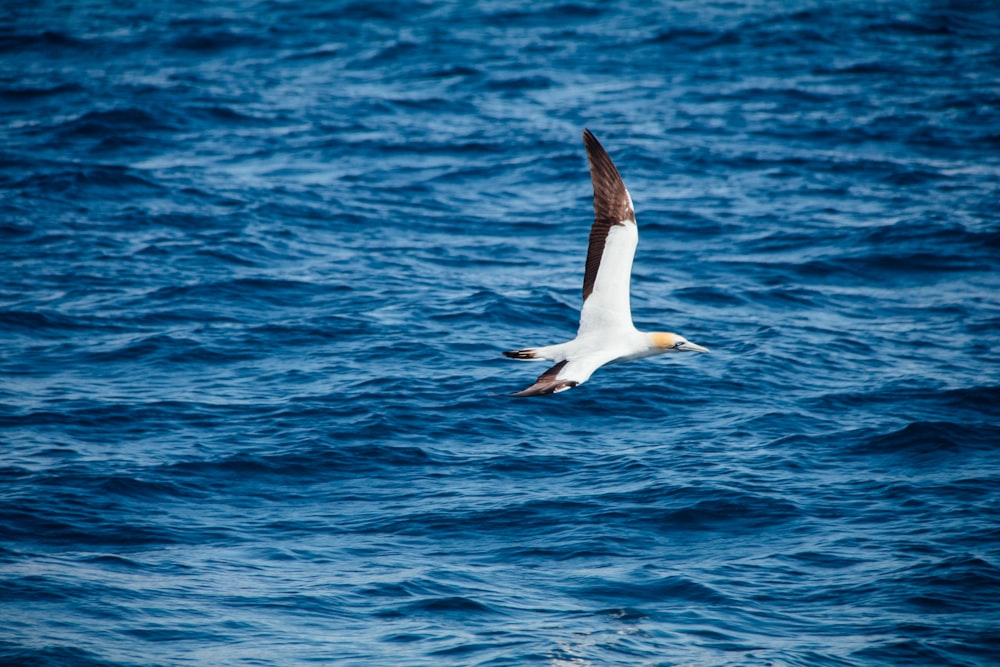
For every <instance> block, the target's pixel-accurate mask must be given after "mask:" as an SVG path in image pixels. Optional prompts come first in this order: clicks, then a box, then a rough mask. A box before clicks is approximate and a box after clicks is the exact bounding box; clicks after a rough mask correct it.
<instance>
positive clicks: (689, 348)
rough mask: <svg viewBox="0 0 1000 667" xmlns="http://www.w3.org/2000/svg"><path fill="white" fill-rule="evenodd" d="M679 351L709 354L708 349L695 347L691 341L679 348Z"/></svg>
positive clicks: (699, 346)
mask: <svg viewBox="0 0 1000 667" xmlns="http://www.w3.org/2000/svg"><path fill="white" fill-rule="evenodd" d="M677 349H678V350H680V351H681V352H708V348H707V347H702V346H701V345H695V344H694V343H692V342H690V341H686V342H684V343H681V344H680V345H678V346H677Z"/></svg>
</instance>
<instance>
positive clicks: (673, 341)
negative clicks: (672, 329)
mask: <svg viewBox="0 0 1000 667" xmlns="http://www.w3.org/2000/svg"><path fill="white" fill-rule="evenodd" d="M649 337H650V338H651V339H652V342H653V346H654V347H655V348H657V349H658V350H659V351H660V352H708V348H707V347H702V346H701V345H695V344H694V343H692V342H691V341H689V340H688V339H686V338H685V337H684V336H678V335H677V334H675V333H669V332H666V331H657V332H654V333H651V334H649Z"/></svg>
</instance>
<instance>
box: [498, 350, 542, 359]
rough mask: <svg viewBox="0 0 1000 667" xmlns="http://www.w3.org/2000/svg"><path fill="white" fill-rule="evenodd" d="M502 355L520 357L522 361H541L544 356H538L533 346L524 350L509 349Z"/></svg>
mask: <svg viewBox="0 0 1000 667" xmlns="http://www.w3.org/2000/svg"><path fill="white" fill-rule="evenodd" d="M503 356H505V357H510V358H511V359H521V360H524V361H543V360H544V357H540V356H538V353H537V352H536V351H535V348H533V347H529V348H527V349H524V350H509V351H507V352H504V353H503Z"/></svg>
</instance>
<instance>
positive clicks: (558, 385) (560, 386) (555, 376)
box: [511, 361, 580, 396]
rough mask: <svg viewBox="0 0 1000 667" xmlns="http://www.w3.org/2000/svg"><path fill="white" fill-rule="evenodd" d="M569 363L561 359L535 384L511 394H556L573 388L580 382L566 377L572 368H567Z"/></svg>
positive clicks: (539, 377) (540, 376)
mask: <svg viewBox="0 0 1000 667" xmlns="http://www.w3.org/2000/svg"><path fill="white" fill-rule="evenodd" d="M568 364H569V362H568V361H560V362H559V363H558V364H556V365H555V366H553V367H552V368H550V369H549V370H547V371H545V372H544V373H542V374H541V375H539V376H538V379H537V380H536V381H535V384H533V385H531V386H530V387H528V388H527V389H524V390H522V391H519V392H517V393H514V394H511V396H543V395H545V394H555V393H557V392H560V391H566V390H567V389H572V388H573V387H575V386H576V385H578V384H580V383H579V382H577V381H576V380H570V379H568V378H566V377H565V375H567V374H569V373H568V372H567V371H568V370H571V369H567V368H566V366H567V365H568ZM560 375H563V376H564V377H562V378H560V377H559V376H560Z"/></svg>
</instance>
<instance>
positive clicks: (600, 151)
mask: <svg viewBox="0 0 1000 667" xmlns="http://www.w3.org/2000/svg"><path fill="white" fill-rule="evenodd" d="M583 143H584V145H585V146H586V147H587V161H588V162H589V163H590V180H591V181H592V182H593V184H594V226H593V227H591V228H590V242H589V244H588V245H587V268H586V270H585V271H584V273H583V298H584V300H586V299H587V297H588V296H590V293H591V292H593V291H594V282H595V281H596V280H597V269H598V268H600V265H601V257H602V256H603V255H604V244H605V241H607V238H608V232H609V231H611V228H612V227H614V226H615V225H620V224H622V222H623V221H625V220H631V221H632V222H635V211H633V210H632V206H631V205H630V204H629V197H628V191H627V190H626V189H625V183H624V182H622V177H621V174H619V173H618V169H617V168H616V167H615V163H614V162H612V161H611V158H610V157H609V156H608V153H607V151H605V150H604V147H603V146H601V143H600V142H599V141H598V140H597V137H595V136H594V135H593V134H591V132H590V130H584V131H583Z"/></svg>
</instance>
